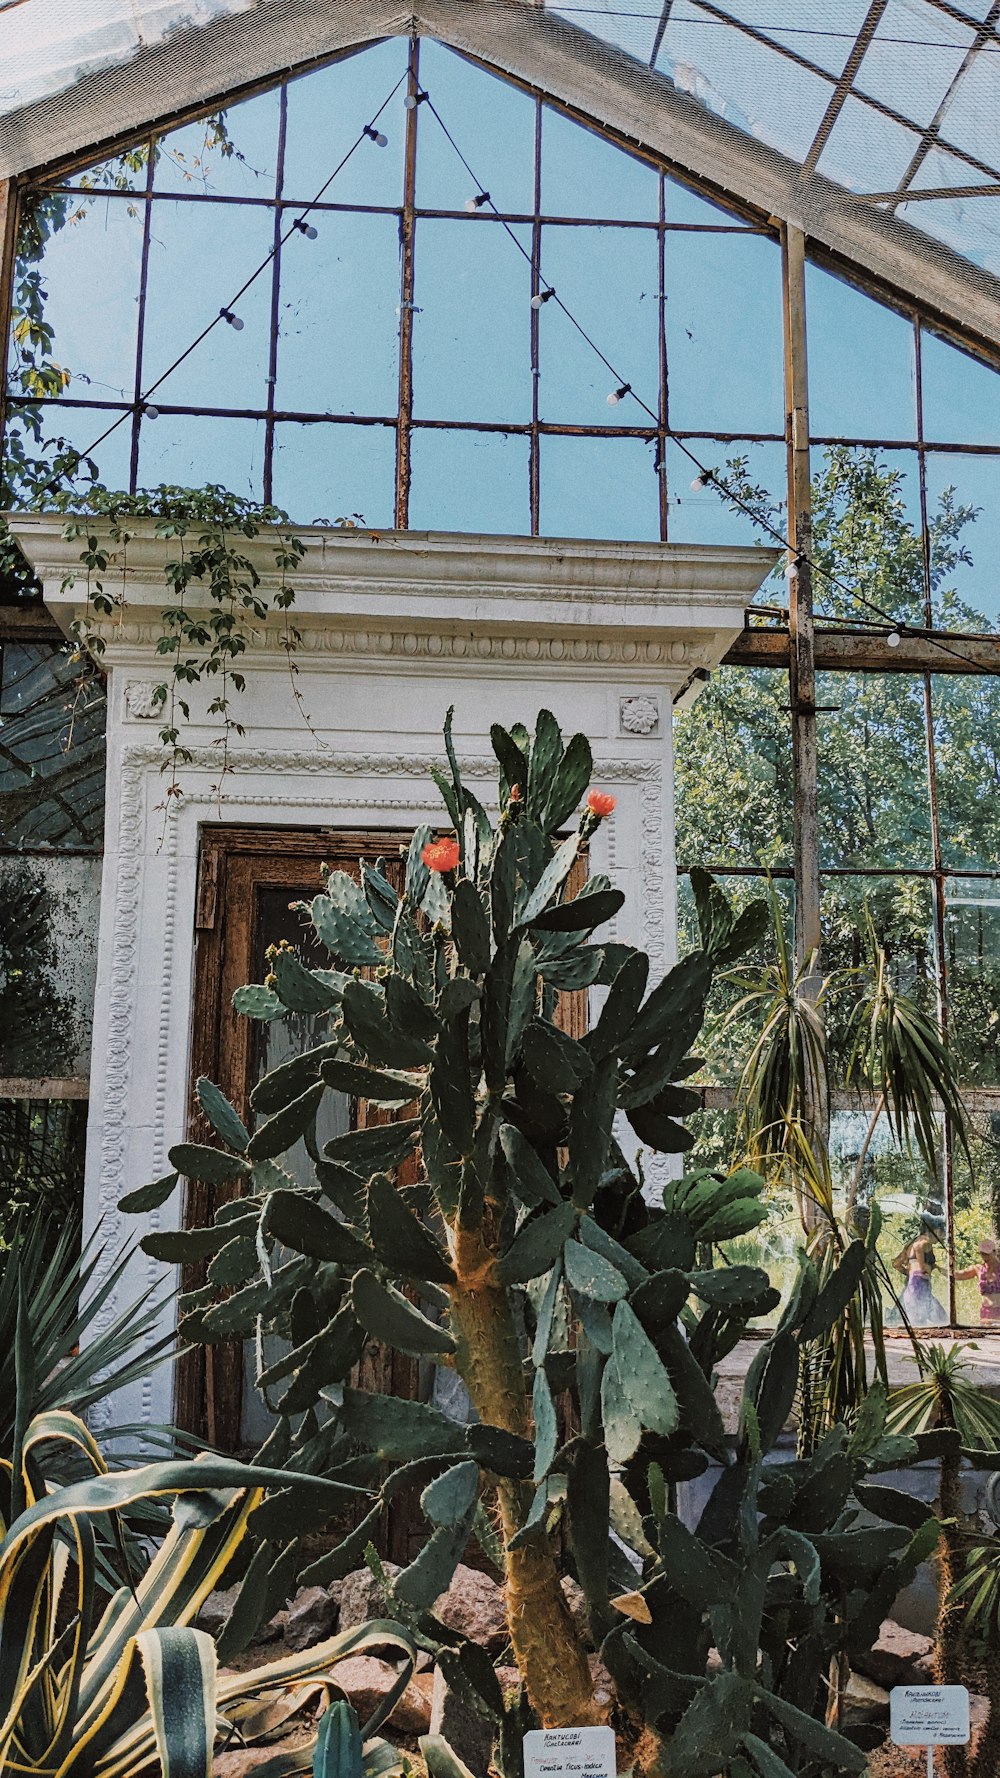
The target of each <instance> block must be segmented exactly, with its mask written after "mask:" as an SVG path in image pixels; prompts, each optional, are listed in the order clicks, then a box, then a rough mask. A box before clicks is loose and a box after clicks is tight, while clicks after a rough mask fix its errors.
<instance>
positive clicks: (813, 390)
mask: <svg viewBox="0 0 1000 1778" xmlns="http://www.w3.org/2000/svg"><path fill="white" fill-rule="evenodd" d="M806 317H807V322H808V335H809V347H808V350H809V424H810V427H811V429H812V435H813V437H814V438H915V437H916V431H917V409H916V396H915V388H916V383H915V369H914V350H913V328H912V326H911V324H910V322H909V321H908V320H907V319H906V318H905V316H903V315H897V314H896V312H895V310H894V309H888V308H886V306H885V304H884V303H878V302H875V301H874V300H873V298H872V297H870V296H866V295H865V294H864V292H863V291H861V290H856V289H855V288H854V286H853V285H851V284H845V283H844V281H843V279H841V278H835V277H833V276H832V275H831V274H830V273H829V272H825V271H822V270H821V269H820V267H819V266H815V265H807V266H806Z"/></svg>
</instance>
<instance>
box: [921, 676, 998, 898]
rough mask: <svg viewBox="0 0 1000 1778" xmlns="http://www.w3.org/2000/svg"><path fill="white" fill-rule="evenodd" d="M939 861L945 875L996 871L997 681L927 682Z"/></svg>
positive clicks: (978, 678)
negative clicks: (930, 701) (938, 837)
mask: <svg viewBox="0 0 1000 1778" xmlns="http://www.w3.org/2000/svg"><path fill="white" fill-rule="evenodd" d="M932 688H933V689H932V699H933V710H934V752H935V755H936V759H937V783H938V826H939V830H940V836H941V858H942V862H943V863H944V865H945V867H946V869H949V870H959V871H962V870H996V869H998V868H1000V679H998V678H996V677H994V676H993V675H992V674H990V675H986V674H984V675H982V676H980V675H978V674H977V675H969V676H966V675H965V674H964V673H963V674H954V675H952V674H947V675H946V674H944V673H940V674H935V676H934V679H933V680H932Z"/></svg>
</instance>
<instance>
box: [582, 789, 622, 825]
mask: <svg viewBox="0 0 1000 1778" xmlns="http://www.w3.org/2000/svg"><path fill="white" fill-rule="evenodd" d="M617 801H618V798H617V797H616V796H612V795H611V794H610V792H609V791H607V790H591V791H588V793H587V807H588V809H589V810H590V813H591V814H592V815H596V816H597V818H598V820H600V819H601V818H602V817H603V816H605V815H610V814H612V813H613V811H614V807H615V804H616V802H617Z"/></svg>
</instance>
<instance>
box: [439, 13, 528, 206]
mask: <svg viewBox="0 0 1000 1778" xmlns="http://www.w3.org/2000/svg"><path fill="white" fill-rule="evenodd" d="M420 85H421V87H423V88H424V89H425V90H426V91H428V92H430V94H431V98H432V101H433V103H434V106H435V108H436V109H437V110H438V111H439V112H440V114H441V117H442V119H443V121H444V123H445V125H446V126H447V128H448V130H449V132H450V134H451V135H452V136H453V137H454V139H455V141H456V143H457V144H458V147H459V148H460V149H461V151H462V154H463V155H464V156H465V158H466V160H467V161H468V162H469V165H470V166H471V167H472V169H473V172H474V173H475V174H476V175H477V176H478V177H481V178H483V179H485V180H486V186H485V188H481V189H486V190H488V191H489V193H490V196H491V198H492V200H493V202H494V204H495V205H496V207H497V209H498V210H500V211H502V212H503V213H504V214H505V215H515V216H525V215H527V216H530V215H532V213H533V212H534V208H535V101H534V100H533V99H529V98H528V96H527V94H526V93H521V92H518V90H517V88H516V87H513V86H510V85H509V84H508V83H507V82H506V81H503V80H499V79H497V78H496V76H494V75H492V74H488V73H486V72H485V71H484V70H483V69H481V68H476V67H474V66H473V65H472V63H471V62H466V61H463V59H462V57H461V56H460V55H457V54H456V53H455V51H454V50H450V49H446V48H445V47H444V46H443V44H440V43H433V42H431V41H429V40H428V39H427V38H425V39H424V40H423V41H422V42H421V45H420ZM417 126H418V127H417V184H416V195H417V203H418V204H419V205H420V207H421V209H427V210H461V209H463V208H464V207H465V203H466V200H467V199H468V198H471V197H475V196H476V195H477V193H476V190H475V188H474V187H473V185H472V183H471V181H470V179H469V175H468V173H467V172H466V170H465V168H464V167H463V165H462V162H461V160H460V159H459V157H458V155H457V154H456V152H455V150H454V148H453V147H452V145H451V143H450V142H449V141H448V138H447V136H446V135H445V133H444V130H443V129H442V128H441V125H440V124H439V123H438V121H437V118H436V117H435V116H434V113H433V112H432V111H431V110H430V108H429V106H427V105H421V106H420V107H419V110H418V112H417Z"/></svg>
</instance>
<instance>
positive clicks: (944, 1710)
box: [889, 1685, 969, 1747]
mask: <svg viewBox="0 0 1000 1778" xmlns="http://www.w3.org/2000/svg"><path fill="white" fill-rule="evenodd" d="M889 1736H890V1739H891V1740H893V1741H895V1743H896V1746H897V1747H942V1746H945V1745H951V1744H953V1743H954V1742H965V1741H968V1739H969V1694H968V1692H967V1690H966V1688H965V1686H964V1685H896V1686H893V1688H892V1691H891V1692H890V1693H889Z"/></svg>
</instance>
